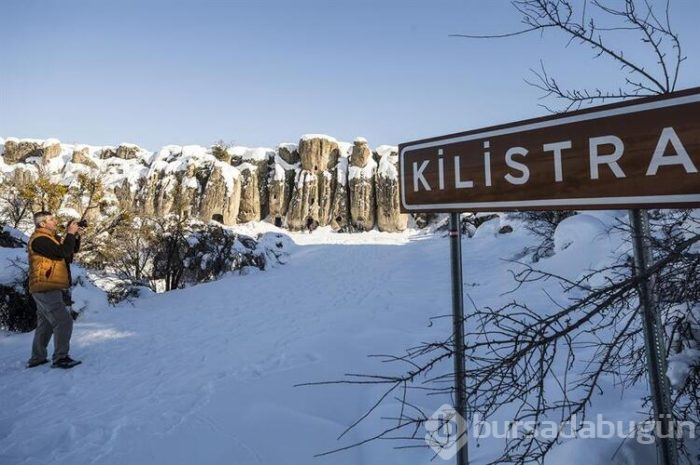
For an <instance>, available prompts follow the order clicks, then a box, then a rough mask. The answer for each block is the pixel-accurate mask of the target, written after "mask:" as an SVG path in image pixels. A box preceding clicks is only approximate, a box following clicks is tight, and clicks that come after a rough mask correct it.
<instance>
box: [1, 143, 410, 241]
mask: <svg viewBox="0 0 700 465" xmlns="http://www.w3.org/2000/svg"><path fill="white" fill-rule="evenodd" d="M0 151H1V152H2V160H3V162H4V164H5V165H6V167H5V168H4V171H2V172H0V182H2V180H3V179H13V180H14V181H15V182H22V183H27V182H33V180H34V179H36V177H37V175H38V173H39V171H40V170H41V171H43V172H45V173H46V174H48V175H49V176H51V177H52V179H53V180H54V181H56V180H61V179H63V180H65V182H66V183H68V182H72V183H75V182H77V181H76V179H77V174H78V173H85V174H88V175H90V176H94V177H97V178H99V179H100V180H101V181H102V184H103V186H104V190H105V195H104V201H103V202H102V204H101V209H102V211H103V213H107V212H110V211H111V212H114V211H118V210H132V211H133V212H134V213H136V214H139V215H145V216H155V217H161V216H165V215H168V214H171V213H177V212H178V211H180V212H182V213H184V214H187V215H189V216H193V217H196V218H198V219H200V220H202V221H210V220H212V219H216V220H217V221H220V222H222V223H224V224H226V225H232V224H236V223H244V222H249V221H262V220H266V221H269V222H271V223H274V224H276V225H277V226H280V227H286V228H288V229H290V230H297V231H299V230H311V229H314V228H316V227H319V226H330V227H332V228H333V229H334V230H341V231H345V230H361V231H365V230H370V229H372V228H374V227H378V228H379V229H380V230H381V231H388V232H396V231H403V230H405V229H406V225H407V215H402V214H400V213H399V189H398V172H397V167H396V164H397V158H398V156H397V149H396V147H390V146H380V147H378V148H377V153H376V154H373V153H372V150H371V149H370V148H369V145H368V144H367V141H366V140H364V139H362V138H358V139H356V140H355V141H354V142H353V143H352V144H349V143H346V142H338V141H337V140H335V139H334V138H332V137H329V136H325V135H318V134H310V135H305V136H302V138H301V139H300V141H299V143H298V144H280V145H279V146H278V147H277V149H276V150H272V149H267V148H252V149H251V148H247V147H227V146H225V145H214V146H211V147H208V148H205V147H200V146H177V145H170V146H165V147H163V148H162V149H161V150H160V151H159V152H157V153H152V152H148V151H146V150H144V149H142V148H140V147H138V146H136V145H133V144H125V143H124V144H120V145H118V146H116V147H91V146H85V145H61V144H60V142H59V141H57V140H54V139H50V140H46V141H42V140H35V139H23V140H20V139H15V138H8V139H6V140H3V139H0ZM64 206H70V205H69V202H68V201H66V203H65V204H64ZM91 213H95V212H91Z"/></svg>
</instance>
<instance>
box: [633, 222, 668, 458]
mask: <svg viewBox="0 0 700 465" xmlns="http://www.w3.org/2000/svg"><path fill="white" fill-rule="evenodd" d="M629 217H630V226H631V227H632V244H633V247H634V261H635V273H636V274H637V276H644V275H646V273H647V270H648V269H649V265H650V264H652V260H653V259H652V256H651V249H650V246H649V232H650V228H649V216H648V214H647V212H646V210H639V209H634V210H630V211H629ZM654 300H655V299H654V277H653V276H647V277H646V278H645V279H643V280H642V282H641V283H639V306H640V309H641V316H642V320H643V322H644V342H645V346H646V355H647V375H648V377H649V388H650V390H651V400H652V403H653V406H654V421H655V423H654V428H655V431H656V432H657V434H658V436H659V437H658V438H657V442H656V452H657V455H658V459H659V464H660V465H676V464H677V463H678V457H677V452H676V440H675V439H676V438H675V431H674V429H673V420H672V418H673V410H672V407H671V399H670V392H669V388H668V378H666V344H665V341H664V329H663V324H662V322H661V316H660V315H659V313H658V312H657V311H656V309H655V302H654ZM659 433H660V434H659Z"/></svg>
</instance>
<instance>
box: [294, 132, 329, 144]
mask: <svg viewBox="0 0 700 465" xmlns="http://www.w3.org/2000/svg"><path fill="white" fill-rule="evenodd" d="M314 139H323V140H326V141H328V142H331V143H335V144H337V143H338V141H337V139H336V138H335V137H331V136H329V135H327V134H304V135H302V136H301V139H300V141H303V142H308V141H311V140H314Z"/></svg>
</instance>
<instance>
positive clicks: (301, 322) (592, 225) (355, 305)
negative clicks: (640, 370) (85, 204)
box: [0, 212, 655, 465]
mask: <svg viewBox="0 0 700 465" xmlns="http://www.w3.org/2000/svg"><path fill="white" fill-rule="evenodd" d="M624 214H625V213H624V212H608V213H599V214H582V215H579V216H577V217H573V218H570V219H567V220H565V222H564V223H563V224H562V226H561V227H560V229H561V230H560V231H558V236H557V237H556V247H557V253H556V254H555V255H554V256H553V257H551V258H548V259H545V260H543V261H542V262H541V263H542V264H543V266H545V267H546V268H547V269H550V270H553V271H558V272H562V273H566V274H567V275H569V276H574V277H575V276H576V275H577V274H579V273H581V272H583V271H584V270H586V269H590V268H594V267H596V266H598V265H600V264H602V263H604V262H605V261H606V260H609V257H610V252H611V251H614V252H615V253H617V254H619V253H624V252H625V251H621V250H618V248H619V246H620V242H619V237H616V236H615V235H610V234H609V233H608V232H607V228H606V226H607V225H609V224H611V222H612V221H613V219H614V218H615V217H616V215H617V216H619V215H624ZM499 221H500V220H498V219H496V220H493V221H491V222H487V223H485V224H484V225H482V226H481V227H480V228H479V230H478V231H477V234H476V235H475V236H474V237H473V238H471V239H468V238H465V239H464V241H463V256H464V283H465V294H468V295H469V297H470V298H471V299H472V300H473V301H474V302H475V303H476V304H477V305H498V304H499V303H500V302H502V301H503V299H505V298H508V299H510V298H512V296H509V297H504V296H502V295H501V294H502V293H503V292H504V291H505V290H509V289H511V288H512V280H511V277H510V273H509V270H510V269H512V268H513V267H514V266H515V265H514V264H513V263H511V262H508V261H506V260H503V259H512V258H514V257H516V256H518V254H519V253H520V252H521V251H522V250H523V248H524V247H525V246H527V245H530V244H533V243H534V241H535V239H534V238H533V237H532V236H530V235H529V234H528V232H527V231H526V230H525V229H524V228H523V227H521V225H518V224H513V226H514V231H513V232H512V233H510V234H498V229H499V227H500V223H499ZM269 229H273V227H272V226H269V225H252V224H249V225H244V226H242V227H241V232H243V233H248V234H251V233H254V232H258V231H262V230H269ZM287 234H289V233H287ZM290 236H291V238H292V240H293V241H294V242H295V244H296V245H295V246H293V247H292V250H291V256H290V258H289V260H288V263H287V264H285V265H281V266H277V267H274V268H271V269H269V270H267V271H264V272H256V273H251V274H248V275H244V276H240V275H236V276H229V277H227V278H225V279H222V280H220V281H217V282H212V283H208V284H202V285H199V286H195V287H192V288H188V289H184V290H178V291H173V292H169V293H165V294H154V295H149V296H147V297H144V298H141V299H137V300H136V301H134V302H133V303H123V304H121V305H119V306H117V307H108V306H107V305H106V301H105V300H104V298H103V297H102V296H99V295H97V291H96V290H94V289H93V290H86V289H88V288H85V289H82V290H78V291H77V292H78V298H81V295H80V294H81V292H82V293H84V294H85V295H83V296H82V299H83V301H85V302H88V303H89V308H88V311H87V312H86V314H85V315H83V316H82V317H81V319H80V320H79V321H78V322H77V323H76V325H75V331H74V335H73V340H72V350H71V353H72V355H73V356H74V357H75V358H78V359H81V360H83V364H82V365H80V366H79V367H76V368H74V369H72V370H67V371H63V370H55V369H51V368H49V367H48V366H42V367H38V368H33V369H31V370H28V369H25V368H24V363H25V361H26V360H27V358H28V356H29V350H30V345H31V338H32V335H31V334H8V333H0V463H2V464H8V465H10V464H12V465H20V464H22V465H30V464H31V465H34V464H37V465H39V464H41V465H46V464H52V465H63V464H65V465H68V464H70V465H74V464H133V465H139V464H144V465H146V464H148V465H151V464H168V465H176V464H183V465H184V464H188V465H189V464H193V463H201V464H227V465H228V464H319V465H322V464H334V465H342V464H379V463H381V464H384V465H390V464H409V463H410V464H419V463H421V464H423V463H424V464H428V463H443V461H442V459H440V458H439V457H438V458H435V457H434V454H433V453H432V451H430V450H427V449H408V450H394V449H393V446H395V445H398V444H393V443H391V442H386V441H379V442H374V443H371V444H368V445H365V446H362V447H360V448H354V449H351V450H349V451H345V452H341V453H337V454H333V455H330V456H324V457H319V458H314V455H315V454H319V453H322V452H325V451H328V450H330V449H335V448H338V447H342V446H344V445H348V444H350V443H352V442H355V441H358V440H361V439H364V438H366V437H369V436H372V435H374V434H376V433H378V432H380V431H382V430H383V429H384V428H385V427H386V426H387V425H386V424H385V423H383V422H381V420H380V419H379V418H378V417H377V416H373V417H371V418H369V419H368V420H367V421H365V422H363V423H361V424H360V426H359V427H358V428H357V429H355V430H353V431H352V432H351V433H349V434H348V435H347V436H346V437H344V438H343V439H342V440H341V441H337V439H336V438H337V436H338V435H339V434H340V433H341V432H342V431H343V430H344V429H345V428H346V427H347V426H348V425H350V424H352V423H353V422H354V421H355V420H357V419H358V418H359V417H360V416H361V415H362V414H363V413H364V412H365V410H366V409H367V408H369V407H370V406H371V405H372V404H373V403H374V402H375V401H376V400H377V398H378V397H379V396H380V395H381V393H382V392H383V391H382V389H383V388H382V387H379V386H360V387H358V386H347V385H331V386H312V387H294V386H295V385H297V384H301V383H307V382H313V381H327V380H336V379H340V378H342V377H343V375H344V374H345V373H380V372H381V370H382V369H383V366H382V364H380V363H379V362H378V361H377V360H376V359H372V358H368V357H367V356H368V355H370V354H388V353H394V354H399V353H402V352H403V351H404V350H405V349H406V348H408V347H411V346H415V345H416V344H418V343H420V342H423V341H430V340H435V339H445V338H447V337H449V334H450V331H451V322H450V321H449V319H437V320H431V317H434V316H436V315H444V314H448V313H449V312H450V309H451V306H450V261H449V257H450V255H449V242H448V240H447V239H446V238H445V237H443V235H442V234H441V233H436V234H426V233H422V232H416V231H408V232H406V233H403V234H384V233H378V232H369V233H363V234H350V235H349V234H335V233H332V232H330V231H326V230H317V231H315V232H314V233H313V234H290ZM16 253H17V252H16V251H9V250H8V249H4V250H3V256H2V257H0V259H2V260H3V261H4V259H5V258H6V257H7V256H8V255H12V254H16ZM3 267H4V265H3ZM527 292H528V293H529V294H528V295H525V296H524V297H526V298H531V299H540V300H544V299H546V298H547V297H546V296H545V295H544V294H543V293H542V292H541V290H539V289H534V288H533V289H528V290H527ZM88 294H89V295H88ZM467 302H468V300H467ZM468 310H469V308H468V307H467V308H466V311H468ZM645 389H646V386H643V385H642V386H639V388H638V389H637V390H628V391H627V392H625V394H624V396H623V395H621V394H620V393H619V392H616V391H615V389H614V388H612V387H611V388H610V389H609V390H608V391H606V395H605V396H604V397H601V398H598V399H596V401H595V402H596V403H595V404H594V406H593V409H592V410H591V414H592V415H595V414H596V413H604V414H605V417H606V419H612V420H639V419H641V418H642V417H641V416H639V414H638V413H637V412H638V411H639V410H640V408H641V407H640V401H639V399H640V397H641V396H642V395H643V394H644V392H645ZM445 400H446V399H435V401H434V402H435V405H434V406H430V405H423V407H425V409H426V410H429V409H430V408H433V409H435V408H437V407H439V406H440V405H441V404H443V403H444V401H445ZM393 405H395V406H396V408H397V409H398V404H393ZM381 414H383V415H385V416H392V415H393V416H396V415H397V414H398V410H396V411H392V410H391V404H390V405H389V407H388V408H384V409H383V410H382V411H381ZM503 441H504V440H503V439H485V440H482V442H481V444H480V447H476V444H475V443H471V444H470V458H471V460H472V462H471V463H473V464H483V463H486V461H487V460H488V459H489V458H494V457H495V456H496V455H497V454H498V453H499V451H500V450H502V444H503ZM621 442H622V440H620V439H617V438H613V439H595V440H594V439H580V440H577V441H573V442H570V443H567V444H564V445H563V446H561V447H559V448H558V449H556V450H555V451H554V452H553V453H552V455H551V457H550V459H549V460H548V462H547V463H548V464H552V465H554V464H567V465H584V464H585V465H602V464H607V463H615V464H619V465H632V464H636V465H640V464H652V463H655V460H654V448H653V445H651V446H643V445H640V444H638V443H637V442H635V441H626V442H625V443H624V444H623V445H622V447H621V449H620V452H618V453H617V454H616V455H615V459H614V460H612V459H611V457H612V456H613V455H614V454H615V451H616V449H617V448H618V446H620V444H621ZM431 459H434V460H432V462H431ZM444 463H448V462H444Z"/></svg>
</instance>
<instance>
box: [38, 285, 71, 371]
mask: <svg viewBox="0 0 700 465" xmlns="http://www.w3.org/2000/svg"><path fill="white" fill-rule="evenodd" d="M32 297H33V298H34V301H35V302H36V320H37V324H36V331H34V342H33V343H32V357H31V358H30V359H29V362H30V363H32V362H39V361H42V360H46V358H47V352H46V348H47V346H48V345H49V341H50V340H51V336H52V335H53V345H54V353H53V360H54V361H55V360H58V359H61V358H63V357H67V356H68V351H69V350H70V338H71V335H72V334H73V318H71V316H70V313H68V310H67V309H66V305H65V304H64V303H63V302H64V301H63V292H62V291H60V290H57V291H47V292H35V293H32Z"/></svg>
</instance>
